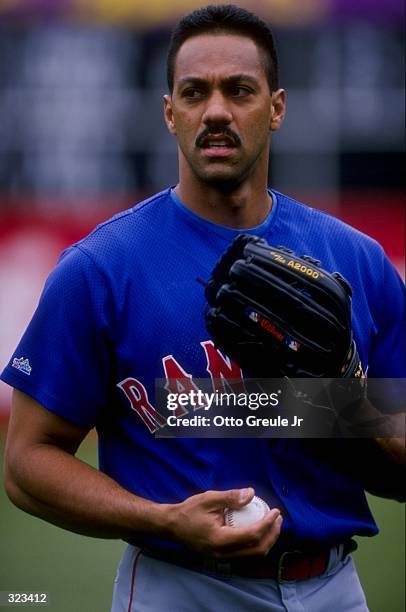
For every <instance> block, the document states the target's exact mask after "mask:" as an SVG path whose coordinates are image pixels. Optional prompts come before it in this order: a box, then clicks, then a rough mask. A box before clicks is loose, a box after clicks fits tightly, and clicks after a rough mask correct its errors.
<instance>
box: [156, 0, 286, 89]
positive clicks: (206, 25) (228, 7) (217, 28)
mask: <svg viewBox="0 0 406 612" xmlns="http://www.w3.org/2000/svg"><path fill="white" fill-rule="evenodd" d="M223 32H230V33H232V34H240V35H243V36H247V37H248V38H251V39H252V40H253V41H254V42H255V43H256V45H258V47H259V48H260V49H261V51H263V57H264V60H265V61H264V69H265V73H266V77H267V80H268V84H269V89H270V90H271V91H276V90H277V89H278V87H279V67H278V56H277V53H276V47H275V41H274V36H273V34H272V31H271V29H270V28H269V27H268V25H267V24H266V23H265V22H264V21H262V19H260V18H259V17H257V16H256V15H254V14H253V13H250V12H249V11H247V10H246V9H243V8H241V7H239V6H235V5H234V4H210V5H209V6H205V7H203V8H200V9H197V10H195V11H193V12H192V13H189V14H188V15H185V16H184V17H182V19H181V20H180V21H179V23H178V24H177V25H176V26H175V28H174V30H173V32H172V36H171V40H170V43H169V49H168V55H167V62H166V74H167V80H168V87H169V91H170V92H171V93H172V92H173V85H174V74H175V61H176V55H177V53H178V51H179V49H180V47H181V46H182V45H183V43H184V42H185V41H186V40H187V39H188V38H191V37H192V36H198V35H199V34H207V33H213V34H220V33H223Z"/></svg>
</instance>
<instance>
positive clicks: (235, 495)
mask: <svg viewBox="0 0 406 612" xmlns="http://www.w3.org/2000/svg"><path fill="white" fill-rule="evenodd" d="M254 495H255V491H254V489H253V488H252V487H247V488H246V489H234V490H233V491H230V496H229V502H228V506H229V507H230V508H242V507H243V506H246V505H247V504H248V503H249V502H250V501H251V500H252V498H253V497H254Z"/></svg>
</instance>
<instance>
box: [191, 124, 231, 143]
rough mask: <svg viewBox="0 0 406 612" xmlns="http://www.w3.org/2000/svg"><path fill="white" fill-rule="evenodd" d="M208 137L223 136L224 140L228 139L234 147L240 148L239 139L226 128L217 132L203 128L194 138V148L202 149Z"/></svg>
mask: <svg viewBox="0 0 406 612" xmlns="http://www.w3.org/2000/svg"><path fill="white" fill-rule="evenodd" d="M210 136H225V137H226V138H229V139H230V140H231V141H232V143H233V144H234V145H235V146H236V147H240V146H241V138H240V137H239V136H238V134H236V133H235V132H233V130H231V129H230V128H229V127H227V126H225V127H224V128H223V129H221V130H217V131H213V129H210V128H205V129H204V130H203V132H202V133H201V134H199V136H198V137H197V138H196V146H197V147H200V148H201V147H203V146H204V141H205V140H206V138H208V137H210Z"/></svg>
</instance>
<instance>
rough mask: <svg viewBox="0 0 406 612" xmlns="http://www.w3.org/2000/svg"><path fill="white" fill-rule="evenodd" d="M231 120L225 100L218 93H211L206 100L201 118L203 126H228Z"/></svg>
mask: <svg viewBox="0 0 406 612" xmlns="http://www.w3.org/2000/svg"><path fill="white" fill-rule="evenodd" d="M232 120H233V116H232V113H231V111H230V108H229V104H228V101H227V99H226V98H225V97H224V96H223V95H222V94H221V93H220V92H213V93H212V94H211V96H210V97H209V98H208V101H207V106H206V108H205V111H204V113H203V116H202V121H203V123H204V124H205V125H207V126H211V125H228V124H229V123H231V122H232Z"/></svg>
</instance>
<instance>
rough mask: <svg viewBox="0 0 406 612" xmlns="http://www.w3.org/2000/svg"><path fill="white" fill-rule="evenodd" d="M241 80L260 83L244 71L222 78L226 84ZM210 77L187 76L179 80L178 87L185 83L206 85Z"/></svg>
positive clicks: (254, 83)
mask: <svg viewBox="0 0 406 612" xmlns="http://www.w3.org/2000/svg"><path fill="white" fill-rule="evenodd" d="M241 81H245V82H249V83H251V84H252V85H258V79H256V78H255V77H254V76H252V75H250V74H245V73H243V72H241V73H238V74H231V75H230V76H227V77H224V78H222V79H221V82H222V83H225V84H226V85H233V84H235V83H240V82H241ZM207 82H208V79H204V78H202V77H198V76H193V75H190V76H185V77H183V78H181V79H179V81H178V87H183V86H184V85H206V84H207Z"/></svg>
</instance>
